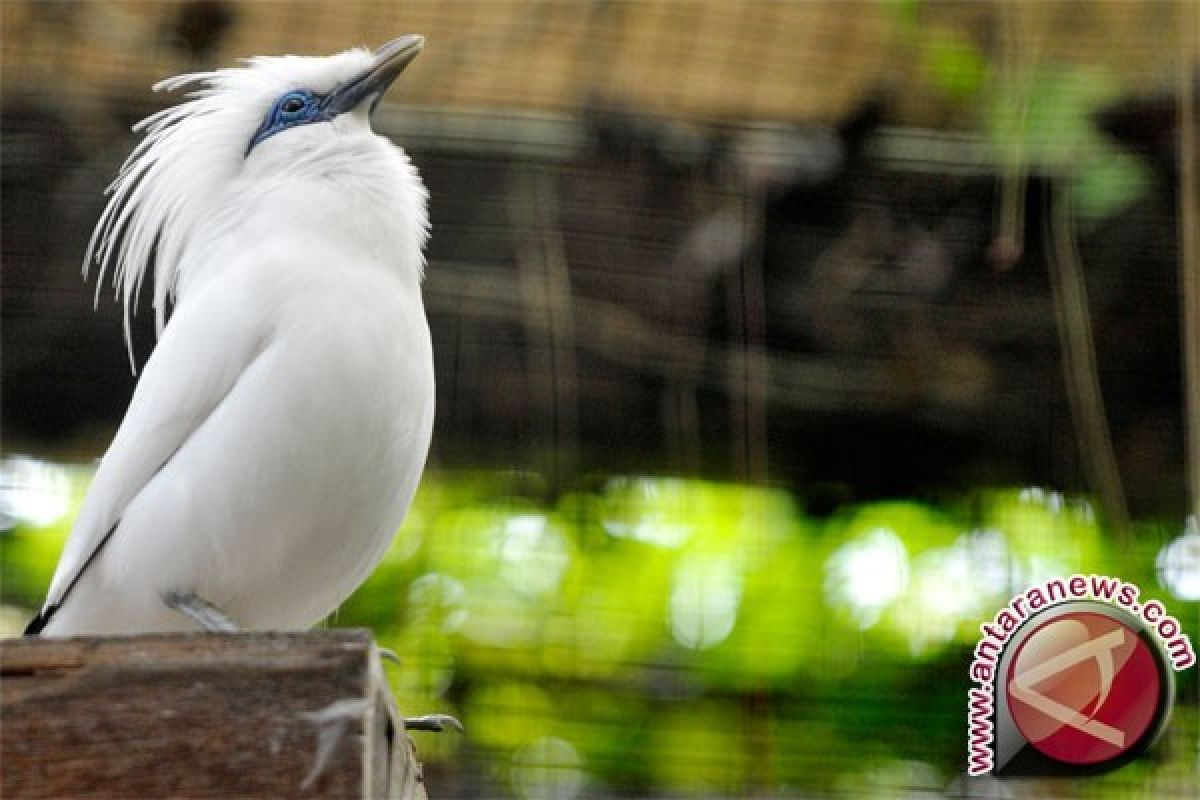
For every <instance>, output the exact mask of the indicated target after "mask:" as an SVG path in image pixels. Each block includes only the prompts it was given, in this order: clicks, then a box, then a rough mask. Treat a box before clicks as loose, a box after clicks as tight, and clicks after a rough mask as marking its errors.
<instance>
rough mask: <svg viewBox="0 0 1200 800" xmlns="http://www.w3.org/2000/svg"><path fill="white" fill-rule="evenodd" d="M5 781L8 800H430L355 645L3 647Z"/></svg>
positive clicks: (117, 642) (221, 642) (42, 643)
mask: <svg viewBox="0 0 1200 800" xmlns="http://www.w3.org/2000/svg"><path fill="white" fill-rule="evenodd" d="M0 776H2V777H0V796H2V797H4V798H6V799H7V800H18V798H50V797H54V798H95V797H108V798H118V797H119V798H137V797H140V798H147V800H148V799H149V798H163V797H173V798H184V797H186V798H201V797H204V798H218V797H219V798H222V799H224V798H235V797H236V798H290V797H298V798H335V797H336V798H339V800H344V799H348V798H402V799H403V800H410V799H411V798H419V800H425V790H424V786H423V785H422V783H421V769H420V766H419V765H418V763H417V761H416V757H415V754H414V752H413V747H412V744H411V742H410V740H409V738H408V736H407V734H406V733H405V732H404V724H403V721H402V720H401V718H400V715H399V714H398V713H397V711H396V708H395V705H394V703H393V701H392V697H391V694H390V693H389V691H388V688H387V681H386V680H385V679H384V676H383V669H382V666H381V664H380V661H379V652H378V649H377V648H376V647H375V645H374V644H373V642H372V639H371V635H370V633H369V632H367V631H359V630H338V631H314V632H311V633H238V634H195V635H192V634H182V635H153V636H133V637H112V638H81V639H60V640H53V639H18V640H9V641H4V642H0Z"/></svg>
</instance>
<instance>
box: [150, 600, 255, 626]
mask: <svg viewBox="0 0 1200 800" xmlns="http://www.w3.org/2000/svg"><path fill="white" fill-rule="evenodd" d="M162 601H163V603H165V604H166V605H167V607H168V608H171V609H174V610H175V611H178V612H179V613H180V614H183V615H184V616H186V617H188V618H189V619H191V620H192V621H194V622H196V623H197V624H198V625H199V626H200V627H201V628H203V629H204V630H206V631H208V632H209V633H237V632H238V630H240V629H239V628H238V626H237V624H236V623H235V622H234V621H233V620H231V619H230V618H229V617H228V615H226V614H225V612H224V611H222V610H221V609H219V608H217V607H216V606H214V605H213V604H212V603H210V602H208V601H207V600H205V599H204V598H203V597H200V596H199V595H196V594H192V593H191V592H164V593H163V596H162Z"/></svg>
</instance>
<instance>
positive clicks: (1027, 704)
mask: <svg viewBox="0 0 1200 800" xmlns="http://www.w3.org/2000/svg"><path fill="white" fill-rule="evenodd" d="M1159 670H1160V666H1159V662H1158V660H1157V659H1156V658H1155V656H1154V653H1153V652H1152V651H1151V650H1150V645H1149V644H1148V643H1147V642H1146V641H1145V640H1143V638H1142V637H1141V635H1140V634H1139V633H1138V632H1137V631H1136V630H1133V629H1131V628H1130V627H1129V626H1128V625H1126V624H1125V623H1123V622H1121V621H1120V620H1117V619H1114V618H1113V617H1110V616H1108V615H1106V614H1101V613H1096V612H1092V611H1076V612H1070V613H1066V614H1062V615H1061V616H1057V617H1055V618H1054V619H1051V620H1049V621H1047V622H1045V623H1043V624H1042V625H1041V626H1040V627H1038V628H1036V629H1035V630H1034V631H1033V632H1032V633H1031V634H1030V635H1029V636H1028V637H1026V638H1025V640H1024V641H1023V642H1021V645H1020V647H1019V648H1018V649H1017V652H1016V655H1015V657H1014V658H1013V659H1012V662H1011V664H1010V666H1009V669H1008V675H1007V679H1006V682H1005V691H1006V692H1007V694H1008V706H1009V711H1010V713H1011V715H1012V720H1013V722H1014V723H1015V724H1016V726H1017V728H1018V729H1019V730H1020V732H1021V735H1022V736H1024V737H1025V740H1026V741H1028V742H1029V743H1030V744H1031V745H1033V746H1034V747H1036V748H1037V749H1038V750H1039V751H1041V752H1042V753H1043V754H1045V755H1047V756H1049V757H1050V758H1053V759H1055V760H1057V761H1061V762H1065V763H1068V764H1099V763H1102V762H1105V761H1109V760H1111V759H1114V758H1118V757H1120V756H1122V755H1123V754H1125V753H1127V752H1128V751H1129V750H1131V749H1132V748H1133V747H1134V746H1136V745H1137V744H1138V742H1139V740H1141V738H1142V736H1143V735H1144V734H1145V733H1146V731H1147V729H1149V728H1150V726H1151V725H1152V724H1153V723H1154V722H1155V720H1156V717H1157V715H1158V711H1159V704H1160V702H1161V698H1162V689H1163V684H1162V681H1163V678H1162V676H1161V675H1160V673H1159Z"/></svg>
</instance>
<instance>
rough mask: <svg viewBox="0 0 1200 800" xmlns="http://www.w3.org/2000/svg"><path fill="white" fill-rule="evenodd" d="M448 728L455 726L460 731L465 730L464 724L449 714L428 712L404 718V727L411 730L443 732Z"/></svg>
mask: <svg viewBox="0 0 1200 800" xmlns="http://www.w3.org/2000/svg"><path fill="white" fill-rule="evenodd" d="M446 728H453V729H454V730H456V731H458V732H459V733H463V732H465V729H464V728H463V724H462V723H461V722H459V721H458V720H457V719H455V718H454V717H452V716H450V715H449V714H426V715H425V716H423V717H405V718H404V729H405V730H409V731H433V732H434V733H441V732H442V731H444V730H446Z"/></svg>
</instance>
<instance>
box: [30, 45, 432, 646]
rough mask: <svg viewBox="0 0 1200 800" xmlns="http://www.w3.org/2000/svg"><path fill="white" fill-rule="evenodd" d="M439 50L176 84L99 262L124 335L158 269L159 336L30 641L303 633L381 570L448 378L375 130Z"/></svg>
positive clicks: (412, 195) (100, 247) (405, 188)
mask: <svg viewBox="0 0 1200 800" xmlns="http://www.w3.org/2000/svg"><path fill="white" fill-rule="evenodd" d="M420 47H421V39H420V38H419V37H411V36H410V37H403V38H401V39H397V40H395V41H394V42H391V43H389V44H388V45H385V46H384V47H383V48H381V49H380V50H379V51H377V52H376V53H371V52H370V51H367V50H351V51H348V52H345V53H341V54H338V55H334V56H329V57H326V58H304V57H296V56H284V57H279V58H256V59H252V60H250V61H248V62H246V63H245V65H244V66H242V67H239V68H236V69H223V70H218V71H215V72H208V73H200V74H194V75H184V76H181V77H178V78H173V79H171V80H168V81H164V82H163V83H161V84H159V86H158V87H156V88H165V89H170V90H174V89H179V88H182V87H195V88H194V90H193V91H192V92H191V93H190V94H189V95H188V96H187V99H186V101H185V102H183V103H181V104H179V105H177V106H175V107H173V108H169V109H167V110H165V111H162V112H160V113H158V114H155V115H154V116H152V117H150V118H148V119H147V120H145V121H143V122H142V123H141V124H140V125H139V126H138V129H139V130H143V131H144V132H145V138H144V139H143V141H142V142H141V143H140V144H139V145H138V147H137V149H135V150H134V152H133V154H132V155H131V156H130V157H129V160H128V161H127V162H126V164H125V166H124V167H123V168H122V171H121V173H120V175H119V176H118V178H117V180H116V181H115V182H114V184H113V185H112V186H111V187H110V192H111V194H112V197H111V200H110V202H109V205H108V207H107V208H106V209H105V211H104V214H103V216H102V217H101V219H100V222H99V224H98V226H97V228H96V233H95V235H94V236H93V239H92V243H91V245H90V247H89V254H88V260H89V261H91V260H93V259H94V260H95V262H96V263H97V264H99V265H100V270H101V276H102V277H103V275H104V273H105V271H106V269H107V270H111V274H112V276H113V282H114V284H115V286H116V288H117V291H118V292H119V293H120V294H121V296H123V298H124V302H125V307H126V318H127V320H128V315H129V313H131V310H132V309H133V307H134V306H135V305H136V303H137V295H138V293H139V290H140V286H141V283H142V279H143V277H144V275H145V273H146V271H147V270H148V269H149V268H150V266H151V263H152V262H153V269H154V308H155V311H156V315H157V320H158V325H159V329H160V339H159V342H158V345H157V347H156V348H155V350H154V353H153V354H152V356H151V358H150V359H149V362H148V363H147V365H146V367H145V369H144V371H143V374H142V375H141V377H140V379H139V382H138V385H137V389H136V391H135V392H134V396H133V400H132V402H131V404H130V407H129V410H128V412H127V413H126V416H125V419H124V421H123V422H122V424H121V426H120V429H119V430H118V432H117V435H116V437H115V439H114V440H113V443H112V445H111V447H110V448H109V450H108V452H107V453H106V455H105V456H104V459H103V461H102V462H101V464H100V467H99V470H98V471H97V473H96V476H95V479H94V481H93V483H92V485H91V488H90V489H89V491H88V494H87V497H86V499H85V501H84V503H83V507H82V510H81V511H80V514H79V517H78V520H77V521H76V524H75V527H74V529H73V531H72V533H71V537H70V539H69V541H68V543H67V546H66V548H65V549H64V551H63V554H62V557H61V559H60V561H59V564H58V568H57V570H56V571H55V575H54V579H53V581H52V583H51V586H50V590H49V593H48V596H47V600H46V605H45V607H44V608H43V611H42V614H41V615H39V617H38V618H37V619H36V620H35V621H34V623H33V624H32V625H31V632H37V631H38V630H39V629H40V630H41V631H42V632H43V633H44V634H45V635H54V636H61V635H74V634H84V633H121V632H141V631H166V630H188V629H194V628H195V627H196V624H195V623H194V622H192V621H191V620H190V619H189V618H187V617H185V616H184V615H182V614H180V613H178V612H177V611H175V610H172V609H170V608H168V607H167V606H166V605H165V604H164V602H163V599H162V598H163V596H164V595H166V594H169V593H180V594H194V595H196V596H197V597H199V598H201V599H203V600H204V601H207V602H208V603H211V604H213V605H215V606H217V607H218V608H220V609H221V610H223V611H224V612H225V613H226V614H227V615H228V616H229V617H230V618H232V619H233V620H234V621H235V622H236V623H238V624H239V625H240V626H243V627H247V628H271V629H281V628H282V629H288V628H304V627H308V626H310V625H312V624H314V623H316V622H318V621H320V620H321V619H322V618H324V617H325V616H327V615H329V614H330V613H331V612H332V611H333V610H334V609H335V608H336V607H337V606H338V605H339V604H340V603H341V602H342V601H343V600H344V599H345V598H346V596H347V595H348V594H349V593H350V592H351V591H353V590H354V589H355V588H356V587H357V586H358V585H359V584H360V583H361V582H362V581H363V580H364V579H365V578H366V576H367V575H368V574H369V572H370V571H371V569H372V568H373V567H374V565H375V564H376V563H377V562H378V560H379V559H380V557H381V556H382V555H383V553H384V550H385V549H386V548H387V546H388V544H389V542H390V541H391V538H392V535H393V533H394V532H395V531H396V529H397V527H398V526H399V525H400V523H401V521H402V519H403V517H404V514H405V512H406V510H407V508H408V505H409V503H410V501H411V499H412V496H413V493H414V491H415V490H416V487H417V483H418V480H419V478H420V474H421V471H422V469H423V466H424V462H425V457H426V453H427V451H428V447H429V439H430V434H431V430H432V425H433V412H434V385H433V363H432V350H431V346H430V340H429V329H428V324H427V323H426V320H425V312H424V308H423V305H422V301H421V293H420V282H421V278H422V271H423V266H424V259H423V255H422V248H423V246H424V243H425V239H426V236H427V228H428V222H427V215H426V191H425V188H424V186H423V184H422V183H421V180H420V178H419V177H418V175H417V173H416V170H415V169H414V168H413V167H412V165H411V163H410V162H409V160H408V158H407V156H406V155H405V154H404V152H403V151H402V150H401V149H400V148H398V147H396V146H394V145H393V144H391V143H390V142H389V141H387V140H386V139H384V138H382V137H380V136H377V135H376V134H374V133H373V132H372V130H371V128H370V120H369V117H370V112H371V110H372V108H373V106H374V104H375V103H376V102H377V100H378V96H379V95H380V94H381V93H382V92H383V91H384V90H386V88H387V85H388V84H390V83H391V81H392V79H394V78H395V77H396V75H398V74H399V72H400V71H401V70H402V69H403V67H404V66H405V65H406V64H407V63H408V62H409V61H410V60H411V59H412V58H413V57H414V56H415V55H416V53H417V51H419V49H420ZM297 98H299V100H297ZM301 105H304V108H302V109H300V110H299V111H296V110H295V109H296V108H298V107H299V106H301ZM168 307H170V312H171V313H170V318H169V321H168V320H167V311H168ZM126 336H127V337H128V321H127V322H126Z"/></svg>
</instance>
